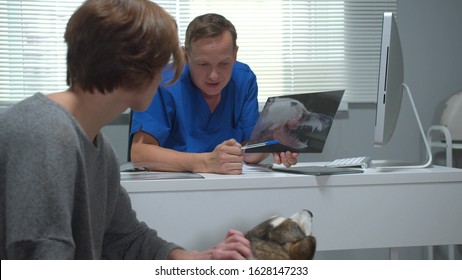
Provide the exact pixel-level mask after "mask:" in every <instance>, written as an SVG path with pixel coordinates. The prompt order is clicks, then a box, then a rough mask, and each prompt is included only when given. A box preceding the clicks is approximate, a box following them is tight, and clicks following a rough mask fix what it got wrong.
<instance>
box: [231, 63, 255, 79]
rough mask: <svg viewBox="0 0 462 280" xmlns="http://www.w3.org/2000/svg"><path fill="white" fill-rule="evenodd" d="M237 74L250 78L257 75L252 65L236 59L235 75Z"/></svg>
mask: <svg viewBox="0 0 462 280" xmlns="http://www.w3.org/2000/svg"><path fill="white" fill-rule="evenodd" d="M236 75H239V76H243V77H248V78H254V77H255V73H254V72H253V71H252V69H251V68H250V66H249V65H247V64H245V63H243V62H240V61H236V63H234V67H233V76H236Z"/></svg>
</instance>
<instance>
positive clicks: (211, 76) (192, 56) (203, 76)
mask: <svg viewBox="0 0 462 280" xmlns="http://www.w3.org/2000/svg"><path fill="white" fill-rule="evenodd" d="M185 55H186V61H187V62H188V64H189V67H190V70H191V79H192V81H193V83H194V84H195V85H196V86H197V87H198V88H199V90H200V91H201V93H202V94H203V95H204V96H205V97H206V98H207V96H215V95H219V94H220V93H221V91H222V90H223V88H224V87H225V86H226V85H227V84H228V82H229V80H230V79H231V73H232V70H233V65H234V63H235V62H236V56H237V48H236V49H234V48H233V40H232V37H231V34H230V33H229V32H228V31H226V32H224V33H223V34H221V35H220V36H218V37H214V38H204V39H199V40H197V41H194V42H193V43H192V44H191V52H190V53H189V54H188V53H185Z"/></svg>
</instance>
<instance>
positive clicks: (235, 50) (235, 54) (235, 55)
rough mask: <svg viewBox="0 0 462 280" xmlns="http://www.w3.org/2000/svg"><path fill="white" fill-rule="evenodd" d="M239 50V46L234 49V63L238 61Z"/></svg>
mask: <svg viewBox="0 0 462 280" xmlns="http://www.w3.org/2000/svg"><path fill="white" fill-rule="evenodd" d="M238 50H239V46H236V48H235V49H234V62H236V61H237V51H238Z"/></svg>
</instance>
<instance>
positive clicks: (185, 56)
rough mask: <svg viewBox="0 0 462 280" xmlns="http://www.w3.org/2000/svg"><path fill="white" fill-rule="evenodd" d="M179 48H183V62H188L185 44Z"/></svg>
mask: <svg viewBox="0 0 462 280" xmlns="http://www.w3.org/2000/svg"><path fill="white" fill-rule="evenodd" d="M181 49H182V50H183V58H184V63H185V64H189V60H188V58H189V56H188V51H187V50H186V47H185V46H182V47H181Z"/></svg>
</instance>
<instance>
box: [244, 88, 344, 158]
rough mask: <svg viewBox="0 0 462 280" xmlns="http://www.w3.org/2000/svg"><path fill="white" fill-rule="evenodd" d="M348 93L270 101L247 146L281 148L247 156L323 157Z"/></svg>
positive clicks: (253, 150) (266, 148) (320, 94)
mask: <svg viewBox="0 0 462 280" xmlns="http://www.w3.org/2000/svg"><path fill="white" fill-rule="evenodd" d="M344 92H345V90H336V91H324V92H313V93H302V94H291V95H283V96H273V97H269V98H268V99H267V101H266V103H265V106H264V107H263V110H262V112H261V113H260V117H259V118H258V120H257V123H256V125H255V128H254V130H253V132H252V135H251V137H250V139H249V142H248V143H247V145H251V144H256V143H262V142H267V141H272V140H277V144H273V145H267V146H261V147H257V148H253V149H249V150H246V153H274V152H285V151H291V152H297V153H321V152H322V150H323V149H324V145H325V143H326V140H327V136H328V135H329V132H330V128H331V127H332V123H333V121H334V119H335V115H336V114H337V111H338V108H339V105H340V102H341V100H342V97H343V94H344Z"/></svg>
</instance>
